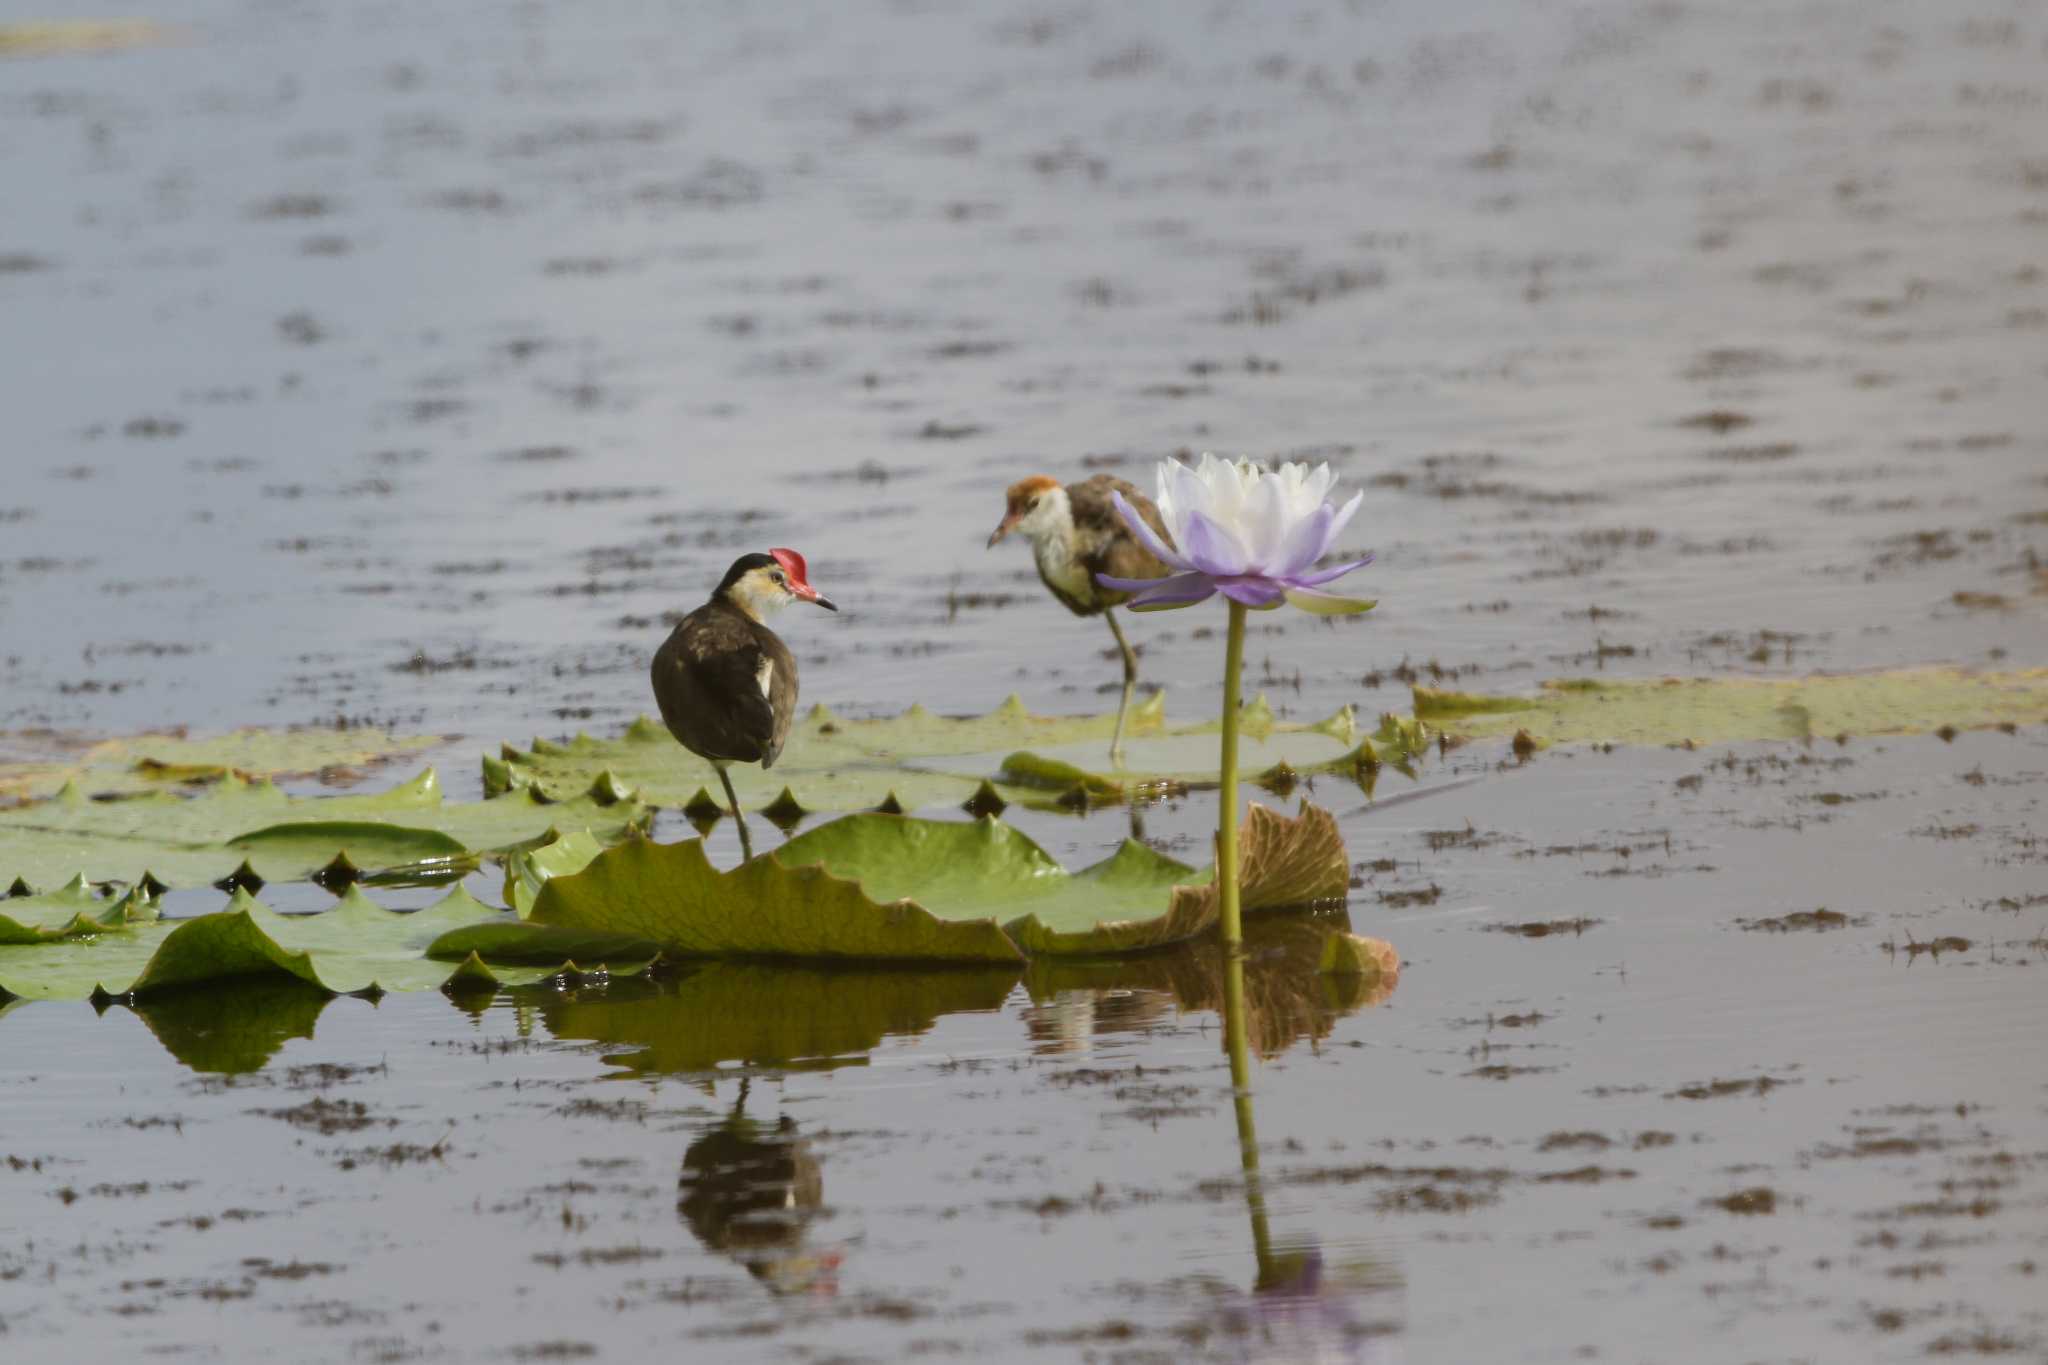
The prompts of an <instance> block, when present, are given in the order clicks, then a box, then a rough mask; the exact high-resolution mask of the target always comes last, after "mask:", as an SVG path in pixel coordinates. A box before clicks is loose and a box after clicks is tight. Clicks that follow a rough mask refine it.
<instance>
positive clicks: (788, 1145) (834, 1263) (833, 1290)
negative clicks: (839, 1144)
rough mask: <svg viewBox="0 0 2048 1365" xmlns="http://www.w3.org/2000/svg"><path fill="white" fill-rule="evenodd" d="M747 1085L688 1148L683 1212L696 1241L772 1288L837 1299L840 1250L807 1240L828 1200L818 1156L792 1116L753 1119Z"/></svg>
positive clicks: (679, 1198) (680, 1192)
mask: <svg viewBox="0 0 2048 1365" xmlns="http://www.w3.org/2000/svg"><path fill="white" fill-rule="evenodd" d="M747 1088H748V1082H747V1081H746V1080H744V1079H743V1080H741V1081H740V1093H739V1098H738V1099H737V1100H735V1101H734V1102H733V1107H732V1113H731V1114H729V1115H727V1116H726V1118H725V1121H724V1122H723V1123H720V1124H719V1125H718V1126H717V1127H715V1128H712V1129H711V1130H709V1131H708V1132H706V1133H705V1134H704V1135H703V1136H701V1137H699V1138H698V1139H697V1140H696V1141H695V1142H692V1143H691V1144H690V1145H689V1148H688V1149H687V1150H685V1151H684V1153H683V1169H682V1176H681V1178H680V1180H679V1181H678V1182H677V1195H676V1212H677V1213H678V1214H680V1215H681V1216H682V1219H683V1221H684V1222H685V1223H687V1224H689V1227H690V1231H691V1232H693V1233H695V1234H696V1235H697V1240H699V1241H700V1242H702V1243H703V1244H704V1245H705V1246H706V1247H708V1248H709V1249H711V1250H712V1251H716V1252H719V1253H720V1254H722V1255H725V1256H730V1257H731V1258H732V1259H733V1260H735V1261H738V1262H739V1263H740V1264H741V1265H743V1266H745V1267H746V1268H747V1273H748V1274H750V1275H752V1276H753V1277H754V1278H755V1279H757V1280H759V1281H760V1282H761V1283H762V1284H764V1285H766V1286H767V1287H768V1289H769V1291H770V1292H772V1293H774V1294H777V1295H791V1294H810V1295H816V1296H821V1297H832V1296H835V1295H837V1294H838V1292H839V1262H840V1253H839V1252H838V1251H836V1250H830V1249H812V1248H810V1247H807V1246H806V1245H805V1239H806V1234H807V1233H808V1231H809V1229H810V1225H811V1222H812V1220H813V1219H815V1218H816V1217H817V1215H818V1212H819V1210H820V1209H821V1208H822V1207H823V1205H824V1201H825V1177H824V1173H823V1171H822V1170H820V1169H819V1166H818V1158H817V1157H816V1156H814V1155H813V1154H812V1152H811V1149H810V1143H809V1142H808V1141H806V1140H805V1139H804V1138H802V1137H799V1136H798V1135H797V1130H796V1123H795V1121H794V1120H793V1119H791V1118H789V1117H788V1116H787V1115H784V1116H783V1117H781V1118H778V1119H776V1120H775V1121H774V1122H773V1123H769V1122H765V1121H763V1120H759V1119H753V1118H749V1117H748V1116H747V1113H746V1108H747Z"/></svg>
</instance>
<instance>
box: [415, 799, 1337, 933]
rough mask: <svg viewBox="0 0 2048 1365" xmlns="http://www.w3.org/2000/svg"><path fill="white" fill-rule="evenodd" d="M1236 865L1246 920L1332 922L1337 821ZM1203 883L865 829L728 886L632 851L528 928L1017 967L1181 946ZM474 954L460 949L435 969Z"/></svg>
mask: <svg viewBox="0 0 2048 1365" xmlns="http://www.w3.org/2000/svg"><path fill="white" fill-rule="evenodd" d="M1240 848H1241V852H1242V891H1241V903H1242V905H1243V908H1244V909H1245V910H1246V911H1247V912H1256V911H1260V910H1274V909H1281V908H1294V907H1300V906H1312V905H1322V904H1329V903H1332V902H1337V901H1341V900H1342V899H1343V897H1344V896H1345V894H1346V893H1347V891H1348V888H1349V879H1350V867H1349V864H1348V862H1347V861H1346V859H1345V856H1344V845H1343V840H1342V839H1341V838H1340V837H1339V836H1338V834H1337V826H1336V821H1335V820H1334V819H1333V818H1332V817H1331V816H1330V815H1329V813H1328V812H1326V811H1322V810H1318V809H1316V808H1315V807H1313V806H1309V805H1307V804H1306V803H1304V804H1303V807H1302V813H1301V814H1300V815H1299V816H1296V817H1293V818H1289V817H1286V816H1282V815H1277V814H1275V813H1274V812H1272V811H1269V810H1267V809H1265V808H1264V807H1261V806H1253V807H1252V808H1251V813H1250V815H1249V817H1248V818H1247V820H1246V821H1245V824H1244V827H1243V829H1242V831H1241V843H1240ZM565 856H566V855H565ZM1213 882H1214V873H1213V872H1208V871H1204V872H1198V871H1196V870H1195V869H1193V868H1191V867H1189V866H1187V865H1186V864H1185V863H1181V862H1177V861H1175V860H1174V859H1172V858H1168V857H1166V856H1164V855H1162V854H1160V853H1157V852H1154V851H1153V850H1151V849H1149V848H1146V847H1145V846H1143V845H1142V844H1136V843H1131V842H1128V841H1126V842H1125V844H1124V845H1123V846H1122V847H1121V848H1119V849H1118V850H1117V852H1116V853H1115V854H1113V855H1112V856H1111V857H1109V858H1108V859H1106V860H1104V861H1103V862H1100V863H1097V864H1096V865H1094V866H1093V867H1089V868H1086V869H1084V870H1083V871H1081V872H1077V873H1069V872H1068V871H1067V870H1066V869H1065V868H1063V867H1061V866H1060V865H1059V863H1058V862H1057V861H1056V860H1054V859H1053V858H1052V857H1051V856H1050V855H1049V854H1047V853H1046V852H1045V850H1044V849H1042V848H1040V847H1039V846H1038V845H1037V844H1036V843H1034V842H1032V841H1031V839H1029V838H1028V837H1026V836H1025V835H1024V834H1022V833H1020V832H1019V831H1017V830H1016V829H1013V828H1011V827H1010V826H1008V825H1006V824H1003V823H1002V822H1001V821H998V820H995V819H988V818H984V819H980V820H974V821H970V822H961V821H938V820H918V819H913V818H910V817H906V816H894V815H878V814H872V813H869V814H856V815H848V816H843V817H841V818H840V819H838V820H834V821H832V822H830V823H829V824H825V825H820V826H819V827H818V828H816V829H814V830H812V831H810V832H809V833H807V834H803V835H800V836H798V837H797V838H795V839H792V840H790V841H789V842H788V843H787V844H784V845H783V846H782V847H781V848H779V849H777V850H776V851H775V852H774V853H772V854H766V855H763V856H761V857H758V858H756V859H754V860H753V861H752V862H750V863H746V864H744V865H742V866H741V867H738V868H735V869H733V870H732V871H730V872H720V871H718V870H716V869H714V868H713V867H712V866H711V865H710V863H709V862H708V861H707V860H706V858H705V856H704V851H703V843H702V841H700V840H695V839H692V840H685V841H683V842H681V843H677V844H667V845H663V844H653V843H649V842H647V841H645V840H632V841H629V842H628V843H625V844H623V845H620V846H618V847H616V848H612V849H608V850H605V851H603V852H601V853H598V854H597V855H596V856H595V857H593V858H592V859H591V860H590V862H589V864H588V866H587V867H586V868H584V869H583V870H582V871H580V872H574V873H568V874H564V875H556V876H552V877H549V878H547V879H545V880H544V881H543V882H542V883H541V886H540V892H539V895H538V896H537V897H536V899H535V904H534V909H533V912H532V914H531V917H530V922H531V923H533V924H535V925H555V926H561V927H565V928H571V929H575V930H578V931H583V932H600V933H606V934H622V935H626V936H629V937H631V938H635V939H643V940H647V941H649V942H653V943H658V944H660V945H662V947H663V949H664V950H665V951H666V952H667V953H668V954H669V955H670V956H674V957H772V958H791V959H854V960H865V961H897V962H917V961H984V962H1016V961H1020V960H1022V958H1023V957H1024V956H1025V955H1026V954H1027V953H1028V954H1066V955H1101V954H1115V953H1128V952H1136V951H1141V950H1144V949H1148V948H1156V947H1159V946H1161V945H1163V944H1167V943H1173V942H1178V941H1180V940H1184V939H1188V938H1193V937H1195V936H1196V935H1198V934H1201V933H1203V932H1205V931H1206V930H1208V929H1209V928H1210V926H1212V925H1213V924H1215V922H1216V919H1217V915H1218V900H1217V893H1216V890H1215V887H1214V885H1213ZM999 920H1000V921H1002V923H1001V927H1000V928H998V921H999ZM518 932H519V931H518V930H517V929H516V928H512V927H509V926H508V927H507V928H506V930H505V932H504V934H503V935H502V936H500V937H497V938H494V939H493V940H491V943H492V945H493V946H494V947H495V948H496V949H497V950H498V951H501V952H510V951H512V950H513V947H514V945H517V944H518ZM479 946H480V945H479V943H478V941H476V940H474V939H471V938H462V939H458V940H456V941H455V942H454V943H453V944H449V945H442V946H441V947H440V948H438V949H437V951H440V952H447V951H452V950H455V949H459V948H476V947H479ZM535 951H540V952H543V953H545V952H546V949H545V948H536V949H535ZM484 955H485V956H486V957H489V956H491V953H490V951H488V950H487V951H485V954H484Z"/></svg>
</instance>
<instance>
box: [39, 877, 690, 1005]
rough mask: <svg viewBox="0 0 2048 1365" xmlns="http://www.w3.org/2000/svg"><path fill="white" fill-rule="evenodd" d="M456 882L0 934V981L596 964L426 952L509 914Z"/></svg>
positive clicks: (481, 972) (120, 983) (153, 987)
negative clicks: (424, 897)
mask: <svg viewBox="0 0 2048 1365" xmlns="http://www.w3.org/2000/svg"><path fill="white" fill-rule="evenodd" d="M509 918H510V916H508V915H507V914H506V913H505V912H504V911H500V910H494V909H492V908H490V907H489V906H486V905H483V904H482V903H480V902H479V901H477V900H476V899H475V898H474V897H472V896H471V895H470V894H469V893H468V892H466V891H464V890H462V889H461V888H459V887H458V888H457V889H456V890H454V891H452V892H450V893H449V894H448V895H447V896H445V897H443V898H442V899H441V900H440V901H438V902H436V903H435V904H434V905H431V906H429V907H427V908H426V909H424V910H415V911H411V912H401V911H395V910H386V909H384V908H383V907H382V906H379V905H377V904H376V903H375V902H373V901H371V900H370V899H369V898H368V897H367V896H365V895H363V893H362V892H361V891H359V890H356V889H353V888H351V889H350V891H349V892H348V893H347V894H346V895H344V896H343V897H342V898H341V899H340V900H339V901H338V902H337V903H336V904H335V906H334V908H333V909H331V910H326V911H322V912H320V913H318V914H311V915H280V914H278V913H277V912H276V911H274V910H272V909H270V908H269V907H268V906H266V905H264V904H263V903H262V902H260V901H258V900H256V899H255V898H254V897H252V896H250V895H249V894H248V893H246V892H239V891H238V892H236V893H235V895H234V897H233V898H232V899H231V900H230V901H229V903H228V905H227V908H226V909H224V910H220V911H217V912H215V913H213V914H210V915H199V916H196V917H194V918H192V919H184V920H154V921H150V922H146V923H132V924H126V925H122V926H119V927H111V926H110V927H109V928H108V929H107V930H106V931H105V932H102V933H99V934H93V935H89V936H84V935H81V936H76V937H72V938H66V939H61V940H57V941H50V942H42V943H38V944H34V945H0V991H5V992H7V993H8V994H10V995H18V996H23V997H26V998H28V999H35V1000H79V999H87V998H91V997H96V996H125V995H129V994H134V995H137V996H143V995H148V994H150V993H153V992H157V991H165V990H172V989H176V988H179V987H186V986H197V985H202V984H211V983H214V982H219V981H227V980H234V979H238V978H243V977H278V978H284V977H290V978H296V979H298V980H301V981H305V982H307V983H309V984H311V985H314V986H318V987H320V988H321V989H322V990H326V991H331V992H335V993H344V992H355V991H371V990H384V991H412V990H430V989H434V988H436V987H440V986H445V985H447V984H449V982H450V981H451V980H456V979H472V980H477V981H479V982H484V983H490V984H499V983H514V982H521V981H535V980H539V979H541V978H543V977H546V976H551V975H554V974H555V973H557V972H561V971H565V970H576V969H578V968H579V966H580V967H581V968H586V969H587V968H590V967H594V966H597V965H599V964H596V963H588V962H587V963H581V964H577V963H571V962H556V963H553V964H551V965H548V966H544V967H533V966H503V967H498V968H495V969H491V968H486V967H485V966H484V965H483V964H482V962H480V961H478V960H476V959H474V958H471V959H468V960H466V961H464V962H462V963H460V964H459V965H456V966H453V967H451V966H450V965H449V964H447V963H445V962H436V961H432V960H430V959H428V958H427V957H426V956H425V949H426V947H427V945H428V944H429V943H430V942H432V941H433V940H434V939H436V938H439V937H441V936H442V935H444V934H446V933H448V932H449V931H450V930H453V929H456V928H459V927H464V926H472V925H476V924H483V923H490V922H492V921H502V920H506V919H509ZM649 956H651V955H649V954H641V955H638V956H634V955H629V954H621V955H620V957H619V960H618V961H617V962H615V963H611V964H608V965H609V966H610V967H611V968H612V969H613V970H621V971H637V970H640V969H641V968H643V967H644V966H645V965H646V963H647V960H648V958H649Z"/></svg>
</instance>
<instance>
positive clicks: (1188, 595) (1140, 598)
mask: <svg viewBox="0 0 2048 1365" xmlns="http://www.w3.org/2000/svg"><path fill="white" fill-rule="evenodd" d="M1098 580H1099V581H1103V582H1105V583H1107V584H1108V585H1110V586H1115V585H1117V584H1121V583H1128V582H1131V581H1133V580H1130V579H1124V578H1113V579H1103V578H1101V576H1100V575H1098ZM1143 583H1144V586H1143V587H1141V588H1139V589H1138V590H1137V591H1136V592H1134V593H1132V595H1131V600H1130V601H1128V602H1126V603H1125V604H1124V605H1125V606H1127V607H1129V608H1130V609H1131V610H1132V611H1169V610H1171V609H1172V608H1174V607H1192V606H1193V605H1194V604H1195V603H1197V602H1206V601H1208V600H1209V599H1210V598H1211V597H1213V596H1214V595H1215V593H1216V584H1215V582H1214V581H1213V580H1211V579H1210V578H1209V576H1208V575H1207V574H1199V573H1184V574H1175V575H1174V576H1173V577H1172V578H1149V579H1145V580H1143ZM1118 591H1120V592H1121V591H1127V589H1123V588H1118Z"/></svg>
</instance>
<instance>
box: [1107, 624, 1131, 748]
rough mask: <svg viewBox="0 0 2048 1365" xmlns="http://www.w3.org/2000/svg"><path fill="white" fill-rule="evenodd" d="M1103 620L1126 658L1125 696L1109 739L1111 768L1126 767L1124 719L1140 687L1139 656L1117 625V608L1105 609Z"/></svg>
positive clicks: (1118, 706) (1119, 704)
mask: <svg viewBox="0 0 2048 1365" xmlns="http://www.w3.org/2000/svg"><path fill="white" fill-rule="evenodd" d="M1102 619H1103V620H1105V621H1107V622H1109V633H1110V634H1111V635H1114V636H1116V647H1117V648H1118V649H1119V650H1121V651H1123V656H1124V695H1123V700H1121V701H1119V702H1118V703H1117V705H1116V729H1115V731H1114V732H1112V733H1111V735H1110V739H1109V766H1110V767H1112V768H1121V767H1123V766H1124V717H1125V716H1127V715H1129V714H1130V710H1131V694H1132V693H1133V692H1135V691H1136V690H1137V687H1138V656H1137V655H1136V654H1134V653H1132V652H1131V642H1130V641H1129V640H1126V639H1125V638H1124V628H1123V627H1122V626H1120V625H1118V624H1117V623H1116V608H1115V607H1105V608H1103V611H1102Z"/></svg>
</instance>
